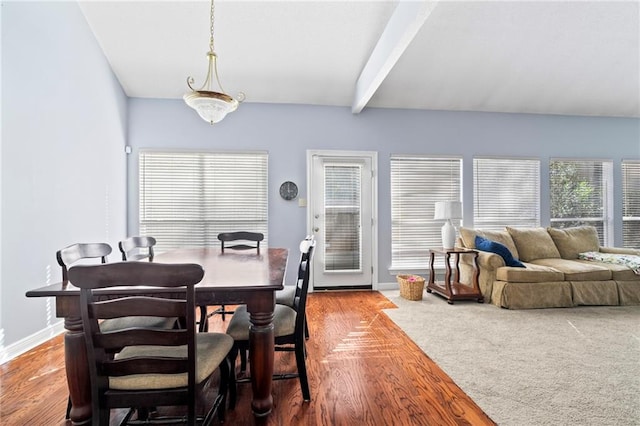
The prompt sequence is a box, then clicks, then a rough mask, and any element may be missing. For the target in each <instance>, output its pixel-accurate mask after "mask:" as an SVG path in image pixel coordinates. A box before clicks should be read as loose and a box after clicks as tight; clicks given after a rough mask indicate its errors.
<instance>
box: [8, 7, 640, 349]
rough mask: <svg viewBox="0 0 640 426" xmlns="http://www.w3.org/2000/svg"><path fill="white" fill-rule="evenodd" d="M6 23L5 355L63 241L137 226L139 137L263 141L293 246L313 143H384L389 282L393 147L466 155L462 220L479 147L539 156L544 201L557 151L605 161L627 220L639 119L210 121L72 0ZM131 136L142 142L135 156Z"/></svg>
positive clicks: (287, 241)
mask: <svg viewBox="0 0 640 426" xmlns="http://www.w3.org/2000/svg"><path fill="white" fill-rule="evenodd" d="M1 31H2V36H1V42H2V74H1V78H2V93H1V96H2V130H1V136H2V140H1V146H0V147H1V151H0V162H1V166H2V167H1V172H0V173H1V174H0V205H1V206H2V213H1V215H0V236H1V237H2V238H1V239H2V241H1V245H0V298H1V299H0V327H2V329H0V359H1V358H2V350H3V348H4V347H5V346H6V345H12V344H14V343H16V342H18V341H20V340H22V339H24V338H27V337H28V336H31V335H33V334H34V333H36V332H38V331H40V330H43V329H46V328H47V327H48V326H49V325H50V324H51V323H52V322H55V321H57V320H56V319H55V318H54V317H53V315H54V307H53V306H52V301H51V300H49V301H45V300H39V299H27V298H26V297H25V296H24V293H25V292H26V291H27V290H29V289H33V288H36V287H39V286H41V285H43V284H45V283H47V282H56V281H58V280H59V279H60V270H59V267H58V265H57V264H56V262H55V256H54V254H55V251H56V250H58V249H59V248H61V247H63V246H65V245H67V244H71V243H73V242H77V241H107V242H109V243H110V244H112V246H114V247H115V243H116V242H117V241H118V240H119V239H120V238H122V237H123V236H124V235H126V234H127V231H129V233H135V232H136V231H137V223H138V221H137V149H138V148H140V147H171V148H184V149H214V150H217V149H254V150H255V149H260V150H268V151H269V153H270V157H269V167H270V174H269V179H270V194H269V195H270V207H269V208H270V210H269V217H270V230H269V233H270V237H271V241H270V243H271V245H274V246H285V247H289V248H291V249H295V248H296V246H297V242H298V240H299V238H300V236H301V235H304V234H305V233H306V229H305V227H306V215H305V209H303V208H299V207H297V205H296V204H295V203H287V202H285V201H283V200H281V199H280V197H279V196H278V194H277V188H278V186H279V184H280V183H281V182H282V181H284V180H293V181H295V182H297V183H298V184H299V186H300V188H301V194H300V196H301V197H305V198H306V197H307V194H306V150H308V149H340V150H367V151H378V153H379V225H380V233H379V258H378V268H379V273H380V281H381V282H391V281H394V279H393V277H392V276H391V275H389V274H388V273H387V267H388V266H389V264H390V259H391V254H390V247H391V241H390V227H391V225H390V223H391V218H390V207H389V199H390V188H389V155H390V154H392V153H425V154H457V155H463V156H464V161H465V169H464V172H465V176H464V183H465V195H464V196H465V216H466V217H471V211H472V210H471V194H472V192H471V182H472V181H471V170H472V168H471V166H472V161H471V160H472V158H473V156H474V155H505V156H513V155H515V156H527V157H531V156H539V157H540V158H541V159H542V164H543V170H542V176H543V182H542V188H543V200H542V203H543V210H544V206H545V202H546V203H547V206H548V200H547V198H548V193H547V191H546V185H545V181H544V179H545V177H544V176H545V172H546V169H545V168H546V167H547V166H548V159H549V158H550V157H592V158H610V159H612V160H613V161H614V164H615V166H616V174H615V176H616V188H617V189H616V197H617V198H616V215H617V217H618V218H617V220H616V225H617V227H618V228H619V227H620V218H619V217H620V215H621V206H620V193H619V183H620V173H619V166H620V161H621V159H623V158H640V121H639V120H638V119H615V118H587V117H552V116H534V115H514V114H482V113H452V112H429V111H399V110H381V109H365V110H364V111H363V113H361V114H359V115H352V114H351V113H350V111H349V109H348V108H333V107H313V106H293V105H261V104H251V103H247V104H244V105H241V107H240V109H239V110H238V112H236V113H234V114H232V115H231V116H229V117H227V118H226V119H225V121H223V122H222V123H219V124H218V125H217V126H215V127H211V126H209V125H208V124H206V123H204V122H203V121H202V120H201V119H200V118H199V117H198V116H197V114H196V113H195V112H194V111H192V110H190V109H189V108H187V107H186V106H185V105H184V104H183V103H182V101H179V100H143V99H127V98H126V97H125V96H124V94H123V93H122V89H121V88H120V86H119V84H118V82H117V81H116V79H115V78H114V76H113V73H112V72H111V70H110V68H109V66H108V64H107V62H106V60H105V59H104V57H103V54H102V52H101V50H100V48H99V46H98V45H97V43H96V41H95V39H94V37H93V35H92V34H91V32H90V30H89V28H88V26H87V23H86V21H85V19H84V17H83V16H82V14H81V12H80V10H79V8H78V6H77V4H76V3H75V2H17V1H16V2H13V1H9V2H7V1H4V2H2V12H1ZM250 100H251V94H249V101H250ZM125 144H128V145H131V146H132V147H134V152H133V153H132V154H131V155H129V156H125V154H124V151H123V146H124V145H125ZM127 173H130V176H129V178H127V177H126V176H127ZM127 189H128V195H127V196H125V194H126V193H127ZM127 200H128V203H127ZM127 204H129V207H128V208H127ZM125 211H128V216H126V215H125ZM544 220H545V217H544V216H543V221H544ZM546 220H548V217H546ZM127 223H128V225H129V229H128V230H127V229H126V226H127V225H126V224H127ZM620 239H621V237H620V235H619V232H618V233H617V234H616V242H617V243H619V242H620ZM31 314H33V317H32V316H30V315H31ZM3 333H4V341H3V340H2V336H3Z"/></svg>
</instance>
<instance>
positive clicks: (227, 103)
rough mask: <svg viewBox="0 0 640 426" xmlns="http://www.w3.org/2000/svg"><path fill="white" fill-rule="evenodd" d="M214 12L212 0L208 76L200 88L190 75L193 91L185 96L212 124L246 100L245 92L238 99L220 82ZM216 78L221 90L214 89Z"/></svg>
mask: <svg viewBox="0 0 640 426" xmlns="http://www.w3.org/2000/svg"><path fill="white" fill-rule="evenodd" d="M213 12H214V6H213V0H211V14H210V22H211V26H210V37H209V52H207V57H208V58H209V69H208V70H207V78H206V79H205V81H204V84H203V85H202V87H201V88H200V89H194V88H193V84H194V82H195V80H194V78H193V77H188V78H187V86H189V89H191V92H189V93H186V94H185V95H184V96H183V99H184V101H185V102H186V104H187V105H189V106H190V107H191V108H193V109H195V110H196V111H197V112H198V114H199V115H200V117H201V118H202V119H203V120H204V121H207V122H209V123H210V124H211V125H213V124H215V123H217V122H219V121H221V120H222V119H223V118H224V117H225V116H226V115H227V114H228V113H230V112H233V111H235V110H236V109H237V108H238V104H239V103H240V102H242V101H244V98H245V95H244V93H242V92H240V93H239V94H238V96H237V99H234V98H233V97H231V96H229V95H227V94H226V93H224V89H223V88H222V84H220V77H219V76H218V65H217V58H218V57H217V55H216V53H215V51H214V50H213V22H214V19H213ZM214 78H215V81H216V82H217V83H218V87H219V89H220V91H219V92H216V91H214V90H212V84H213V79H214Z"/></svg>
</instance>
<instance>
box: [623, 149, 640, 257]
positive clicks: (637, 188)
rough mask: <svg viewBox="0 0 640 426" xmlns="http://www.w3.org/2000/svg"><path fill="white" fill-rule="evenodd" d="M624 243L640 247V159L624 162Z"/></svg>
mask: <svg viewBox="0 0 640 426" xmlns="http://www.w3.org/2000/svg"><path fill="white" fill-rule="evenodd" d="M622 243H623V247H627V248H636V249H640V161H623V162H622Z"/></svg>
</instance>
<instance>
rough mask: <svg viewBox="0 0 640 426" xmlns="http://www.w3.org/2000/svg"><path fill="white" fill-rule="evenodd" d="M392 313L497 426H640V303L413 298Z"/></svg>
mask: <svg viewBox="0 0 640 426" xmlns="http://www.w3.org/2000/svg"><path fill="white" fill-rule="evenodd" d="M382 294H384V295H385V296H386V297H387V298H389V299H390V300H391V301H392V302H394V303H395V304H396V305H397V306H398V309H385V310H384V312H385V313H386V314H387V315H388V316H389V317H390V318H391V319H392V320H393V321H394V322H395V323H396V324H397V325H398V326H400V327H401V328H402V330H404V332H405V333H407V335H408V336H409V337H410V338H411V339H412V340H413V341H414V342H415V343H416V344H417V345H418V346H419V347H420V348H421V349H422V350H423V351H424V352H425V353H426V354H427V355H428V356H429V357H430V358H431V359H432V360H434V361H435V362H436V363H437V364H438V365H439V366H440V367H441V368H442V369H443V370H444V371H445V372H446V373H447V374H448V375H449V376H450V377H451V378H452V379H453V380H454V381H455V382H456V383H457V384H458V386H460V387H461V388H462V389H463V390H464V391H465V392H466V393H467V395H469V396H470V397H471V398H472V399H473V400H474V401H475V402H476V403H477V404H478V405H479V406H480V407H481V408H482V409H483V410H484V411H485V413H487V415H489V417H491V418H492V419H493V420H494V421H495V422H497V423H498V424H499V425H501V426H511V425H513V426H525V425H536V426H537V425H554V426H555V425H581V426H582V425H594V426H596V425H597V426H604V425H624V426H627V425H640V306H633V307H606V306H597V307H577V308H571V309H533V310H518V311H510V310H507V309H500V308H498V307H496V306H493V305H487V304H479V303H476V302H473V301H472V302H456V303H455V304H454V305H449V304H447V302H446V301H445V300H444V299H442V298H440V297H438V296H434V295H431V294H427V293H426V292H425V293H424V297H423V300H422V301H415V302H414V301H409V300H405V299H403V298H401V297H400V295H399V292H398V291H383V292H382Z"/></svg>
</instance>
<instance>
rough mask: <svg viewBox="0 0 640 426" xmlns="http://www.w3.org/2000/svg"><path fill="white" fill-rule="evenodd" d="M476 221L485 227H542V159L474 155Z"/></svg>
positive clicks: (479, 226) (477, 226)
mask: <svg viewBox="0 0 640 426" xmlns="http://www.w3.org/2000/svg"><path fill="white" fill-rule="evenodd" d="M473 223H474V227H475V228H478V229H485V230H503V229H504V227H505V226H513V227H520V228H527V227H536V226H540V161H539V160H535V159H520V158H474V160H473Z"/></svg>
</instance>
